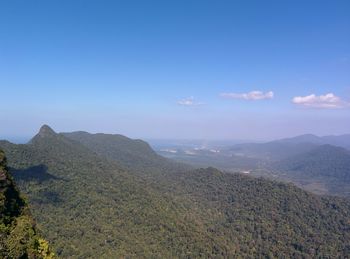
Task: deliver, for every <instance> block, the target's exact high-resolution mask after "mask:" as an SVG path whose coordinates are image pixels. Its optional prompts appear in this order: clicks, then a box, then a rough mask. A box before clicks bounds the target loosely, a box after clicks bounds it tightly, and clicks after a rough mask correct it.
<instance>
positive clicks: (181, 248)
mask: <svg viewBox="0 0 350 259" xmlns="http://www.w3.org/2000/svg"><path fill="white" fill-rule="evenodd" d="M0 148H1V149H3V150H4V151H5V153H6V155H7V157H8V163H9V169H10V172H11V173H12V174H13V175H14V178H15V180H16V182H17V184H18V186H19V187H20V189H21V191H22V192H23V193H25V195H27V196H28V198H29V202H30V204H31V210H32V213H33V216H34V218H35V220H36V221H37V227H38V229H39V230H40V231H42V233H43V235H44V237H45V238H46V239H47V240H48V241H49V242H50V244H51V245H52V247H53V248H54V250H55V252H56V254H57V255H58V256H60V257H63V258H72V257H73V258H118V257H152V258H197V257H198V258H212V257H224V258H232V257H237V256H238V257H243V258H247V257H253V258H256V257H266V258H274V257H293V258H307V257H330V256H333V257H346V256H347V255H348V254H349V253H350V246H349V243H348V240H349V239H350V221H349V219H350V202H349V200H347V199H343V198H337V197H327V196H318V195H314V194H311V193H309V192H306V191H303V190H301V189H299V188H298V187H295V186H294V185H293V184H285V183H281V182H276V181H271V180H267V179H262V178H256V177H251V176H247V175H243V174H231V173H224V172H221V171H219V170H217V169H215V168H211V167H209V168H206V169H193V168H192V167H191V166H187V165H184V164H181V163H177V162H174V161H171V160H169V159H165V158H163V157H161V156H159V155H157V154H156V153H155V152H154V151H153V150H152V149H151V148H150V147H149V145H148V144H147V143H145V142H143V141H141V140H132V139H129V138H127V137H124V136H121V135H111V134H89V133H86V132H74V133H56V132H54V131H53V130H52V129H51V128H50V127H49V126H46V125H44V126H43V127H42V128H41V129H40V131H39V133H38V134H37V135H36V136H34V137H33V139H32V140H31V141H30V142H29V143H28V144H21V145H16V144H12V143H10V142H8V141H0ZM285 164H287V162H286V163H285Z"/></svg>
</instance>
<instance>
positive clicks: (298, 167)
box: [273, 145, 350, 196]
mask: <svg viewBox="0 0 350 259" xmlns="http://www.w3.org/2000/svg"><path fill="white" fill-rule="evenodd" d="M273 166H274V168H275V169H277V170H279V171H280V173H282V174H283V176H284V177H286V178H289V179H292V180H294V181H296V182H299V183H301V184H303V185H307V184H310V183H317V184H318V185H321V187H323V188H326V190H328V191H326V192H328V193H334V194H338V195H339V194H340V195H344V196H350V151H348V150H346V149H344V148H341V147H335V146H331V145H322V146H319V147H316V148H315V149H313V150H311V151H309V152H306V153H302V154H299V155H296V156H293V157H290V158H288V159H285V160H282V161H279V162H277V163H275V164H274V165H273ZM311 187H312V186H311ZM316 187H317V186H316Z"/></svg>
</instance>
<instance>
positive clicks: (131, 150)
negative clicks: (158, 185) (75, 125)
mask: <svg viewBox="0 0 350 259" xmlns="http://www.w3.org/2000/svg"><path fill="white" fill-rule="evenodd" d="M62 135H63V136H65V137H67V138H69V139H72V140H74V141H77V142H79V143H81V144H82V145H84V146H85V147H87V148H89V149H90V150H92V151H93V152H95V153H96V154H98V155H100V156H103V157H105V158H107V159H109V160H110V161H114V162H116V163H118V164H119V165H120V166H122V167H124V168H126V169H129V170H133V171H134V172H145V171H147V172H149V171H152V172H155V171H159V169H162V170H167V171H169V170H173V169H175V170H180V169H189V168H190V167H189V166H186V165H184V164H180V163H175V162H173V161H172V160H170V159H166V158H164V157H162V156H160V155H158V154H157V153H156V152H155V151H154V150H153V149H152V148H151V147H150V145H149V144H148V143H147V142H145V141H143V140H140V139H136V140H134V139H130V138H127V137H125V136H123V135H118V134H102V133H98V134H90V133H87V132H83V131H79V132H72V133H62Z"/></svg>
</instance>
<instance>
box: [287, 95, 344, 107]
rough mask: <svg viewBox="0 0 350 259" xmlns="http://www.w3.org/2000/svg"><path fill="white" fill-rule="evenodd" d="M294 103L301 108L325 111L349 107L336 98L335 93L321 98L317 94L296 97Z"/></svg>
mask: <svg viewBox="0 0 350 259" xmlns="http://www.w3.org/2000/svg"><path fill="white" fill-rule="evenodd" d="M292 102H293V103H294V104H296V105H300V106H305V107H310V108H324V109H336V108H344V107H346V106H349V103H347V102H345V101H343V100H342V99H341V98H340V97H338V96H336V95H335V94H333V93H328V94H325V95H319V96H317V95H315V94H310V95H307V96H296V97H294V98H293V99H292Z"/></svg>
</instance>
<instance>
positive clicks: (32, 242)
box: [0, 150, 54, 259]
mask: <svg viewBox="0 0 350 259" xmlns="http://www.w3.org/2000/svg"><path fill="white" fill-rule="evenodd" d="M37 232H38V231H37V229H36V227H35V222H34V220H33V218H32V215H31V213H30V211H29V207H28V204H27V203H26V201H25V200H24V198H23V197H22V196H21V194H20V193H19V191H18V189H17V187H16V185H15V183H14V181H13V179H12V177H11V176H10V174H9V172H8V171H7V164H6V158H5V155H4V153H3V151H1V150H0V257H1V258H47V259H50V258H53V257H54V255H53V253H52V252H51V251H50V248H49V246H48V243H47V242H46V241H45V240H44V239H42V238H40V235H39V234H38V233H37Z"/></svg>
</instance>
